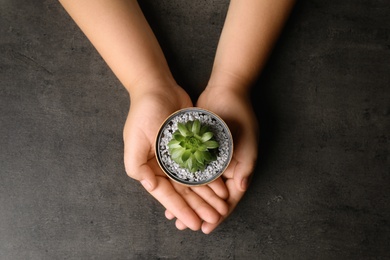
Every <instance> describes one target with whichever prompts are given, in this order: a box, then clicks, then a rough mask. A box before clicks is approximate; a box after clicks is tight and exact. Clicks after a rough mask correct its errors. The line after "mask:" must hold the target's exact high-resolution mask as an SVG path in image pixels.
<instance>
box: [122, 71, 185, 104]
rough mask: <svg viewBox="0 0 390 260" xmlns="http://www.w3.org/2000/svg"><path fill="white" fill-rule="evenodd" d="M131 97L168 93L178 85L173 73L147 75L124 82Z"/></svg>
mask: <svg viewBox="0 0 390 260" xmlns="http://www.w3.org/2000/svg"><path fill="white" fill-rule="evenodd" d="M124 86H125V88H126V90H127V91H128V92H129V95H130V97H131V98H132V99H133V98H134V99H135V98H137V97H141V96H143V95H146V94H153V93H155V94H161V95H162V94H166V93H171V92H172V90H174V89H175V88H177V87H178V85H177V83H176V81H175V80H174V79H173V77H172V76H171V75H150V74H149V75H147V76H144V77H140V78H139V79H137V80H134V81H133V82H131V83H128V84H124Z"/></svg>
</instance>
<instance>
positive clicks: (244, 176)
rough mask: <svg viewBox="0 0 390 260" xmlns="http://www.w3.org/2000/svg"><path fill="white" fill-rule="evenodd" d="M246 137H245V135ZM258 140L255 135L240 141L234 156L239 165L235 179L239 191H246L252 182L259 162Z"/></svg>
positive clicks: (236, 168) (235, 171) (234, 174)
mask: <svg viewBox="0 0 390 260" xmlns="http://www.w3.org/2000/svg"><path fill="white" fill-rule="evenodd" d="M243 136H245V135H243ZM257 150H258V147H257V138H256V136H255V135H253V136H250V135H249V137H247V138H245V139H243V138H242V139H241V140H239V142H238V144H237V146H236V148H235V151H234V153H235V154H234V155H233V156H235V158H236V160H237V164H236V166H235V167H234V173H233V179H234V182H235V185H236V187H237V189H238V190H240V191H246V190H247V189H248V186H249V184H250V182H251V179H252V175H253V172H254V170H255V167H256V161H257V153H258V151H257Z"/></svg>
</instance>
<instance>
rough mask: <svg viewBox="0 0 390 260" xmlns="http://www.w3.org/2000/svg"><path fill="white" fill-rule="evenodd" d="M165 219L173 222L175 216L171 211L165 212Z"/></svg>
mask: <svg viewBox="0 0 390 260" xmlns="http://www.w3.org/2000/svg"><path fill="white" fill-rule="evenodd" d="M165 217H166V218H167V219H169V220H172V219H174V218H175V215H173V214H172V213H171V212H170V211H169V210H165Z"/></svg>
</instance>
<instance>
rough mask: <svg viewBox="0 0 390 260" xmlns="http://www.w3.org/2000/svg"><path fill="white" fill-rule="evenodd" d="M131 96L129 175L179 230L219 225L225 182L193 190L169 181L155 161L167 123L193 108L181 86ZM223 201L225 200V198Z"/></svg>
mask: <svg viewBox="0 0 390 260" xmlns="http://www.w3.org/2000/svg"><path fill="white" fill-rule="evenodd" d="M150 89H152V90H151V91H149V90H147V89H146V88H145V90H142V91H139V92H138V93H136V94H134V95H131V106H130V111H129V114H128V117H127V120H126V123H125V127H124V131H123V139H124V163H125V168H126V172H127V174H128V175H129V176H130V177H132V178H133V179H136V180H138V181H140V182H141V184H142V185H143V186H144V188H145V189H146V190H147V191H148V192H149V193H150V194H151V195H152V196H153V197H154V198H156V199H157V200H158V201H159V202H160V203H161V204H162V205H163V206H164V207H165V208H166V210H167V211H168V212H170V214H171V216H174V217H176V218H177V221H176V226H177V227H178V228H179V229H183V226H181V225H180V224H183V225H185V227H189V228H190V229H192V230H199V229H200V228H201V225H202V222H203V221H204V222H206V223H210V224H211V223H214V224H215V223H218V221H219V220H220V218H221V215H223V214H226V212H227V204H226V202H225V201H224V200H223V199H224V198H225V197H227V190H226V188H225V186H224V184H223V182H222V181H220V182H219V184H218V183H216V184H213V185H210V186H205V187H203V188H201V189H195V190H192V189H190V188H188V187H185V186H183V185H180V184H176V183H174V182H173V181H171V180H170V179H168V178H167V177H166V175H165V174H164V173H163V172H162V170H161V169H160V168H159V166H158V163H157V161H156V158H155V148H154V142H155V138H156V135H157V132H158V130H159V128H160V126H161V124H162V123H163V121H164V120H165V119H166V118H167V117H168V116H169V115H170V114H172V113H173V112H175V111H177V110H179V109H182V108H186V107H191V106H192V102H191V100H190V98H189V96H188V95H187V93H186V92H185V91H184V90H183V89H182V88H180V87H179V86H176V85H174V86H169V87H165V86H158V87H154V88H150ZM221 197H222V198H221ZM171 218H172V217H171Z"/></svg>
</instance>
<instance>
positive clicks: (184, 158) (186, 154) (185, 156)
mask: <svg viewBox="0 0 390 260" xmlns="http://www.w3.org/2000/svg"><path fill="white" fill-rule="evenodd" d="M191 154H192V153H191V150H185V151H184V153H183V154H182V156H181V159H182V161H183V162H185V161H187V160H188V159H189V158H190V157H191Z"/></svg>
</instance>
